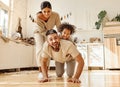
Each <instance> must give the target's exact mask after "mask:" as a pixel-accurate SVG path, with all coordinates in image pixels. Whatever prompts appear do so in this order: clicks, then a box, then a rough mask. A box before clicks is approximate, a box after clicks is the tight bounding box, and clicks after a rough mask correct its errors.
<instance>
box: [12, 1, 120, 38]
mask: <svg viewBox="0 0 120 87" xmlns="http://www.w3.org/2000/svg"><path fill="white" fill-rule="evenodd" d="M42 1H44V0H14V7H13V8H15V9H14V10H13V18H12V19H13V21H12V27H11V31H12V32H14V31H15V30H16V29H17V27H16V26H17V22H18V21H17V20H18V17H21V18H22V27H23V34H24V36H26V37H29V36H33V31H34V27H33V26H34V23H32V22H31V20H30V19H29V15H30V14H31V15H32V16H33V17H35V15H36V12H38V11H39V10H40V3H41V2H42ZM48 1H50V2H51V4H52V7H53V11H56V12H58V13H59V14H60V16H61V17H63V18H64V16H67V14H69V13H72V15H71V16H69V18H65V19H64V20H63V21H62V22H64V21H67V22H70V23H72V24H74V25H75V26H77V28H81V29H93V28H95V25H94V23H95V22H96V21H98V19H97V14H98V13H99V12H100V11H101V10H106V11H107V13H108V17H109V18H110V19H112V18H113V17H115V16H116V15H117V14H119V13H120V9H119V8H120V5H119V3H120V0H48ZM26 20H27V21H26ZM26 22H27V24H26Z"/></svg>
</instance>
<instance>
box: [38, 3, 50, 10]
mask: <svg viewBox="0 0 120 87" xmlns="http://www.w3.org/2000/svg"><path fill="white" fill-rule="evenodd" d="M46 7H47V8H50V9H52V6H51V3H50V2H49V1H43V2H42V3H41V6H40V8H41V10H42V9H44V8H46Z"/></svg>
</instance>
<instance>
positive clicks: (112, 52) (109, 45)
mask: <svg viewBox="0 0 120 87" xmlns="http://www.w3.org/2000/svg"><path fill="white" fill-rule="evenodd" d="M104 45H105V68H107V69H109V68H118V55H117V53H118V50H117V45H116V38H105V39H104Z"/></svg>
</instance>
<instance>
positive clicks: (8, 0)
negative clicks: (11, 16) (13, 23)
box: [0, 0, 10, 6]
mask: <svg viewBox="0 0 120 87" xmlns="http://www.w3.org/2000/svg"><path fill="white" fill-rule="evenodd" d="M0 1H1V2H3V3H4V4H5V5H7V6H9V2H10V0H0Z"/></svg>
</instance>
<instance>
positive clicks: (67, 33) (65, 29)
mask: <svg viewBox="0 0 120 87" xmlns="http://www.w3.org/2000/svg"><path fill="white" fill-rule="evenodd" d="M75 28H76V27H75V26H74V25H71V24H69V23H66V22H65V23H62V24H61V25H60V26H59V27H58V31H59V32H60V38H61V39H65V40H70V41H72V39H71V35H72V34H73V33H75ZM72 42H73V41H72Z"/></svg>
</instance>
